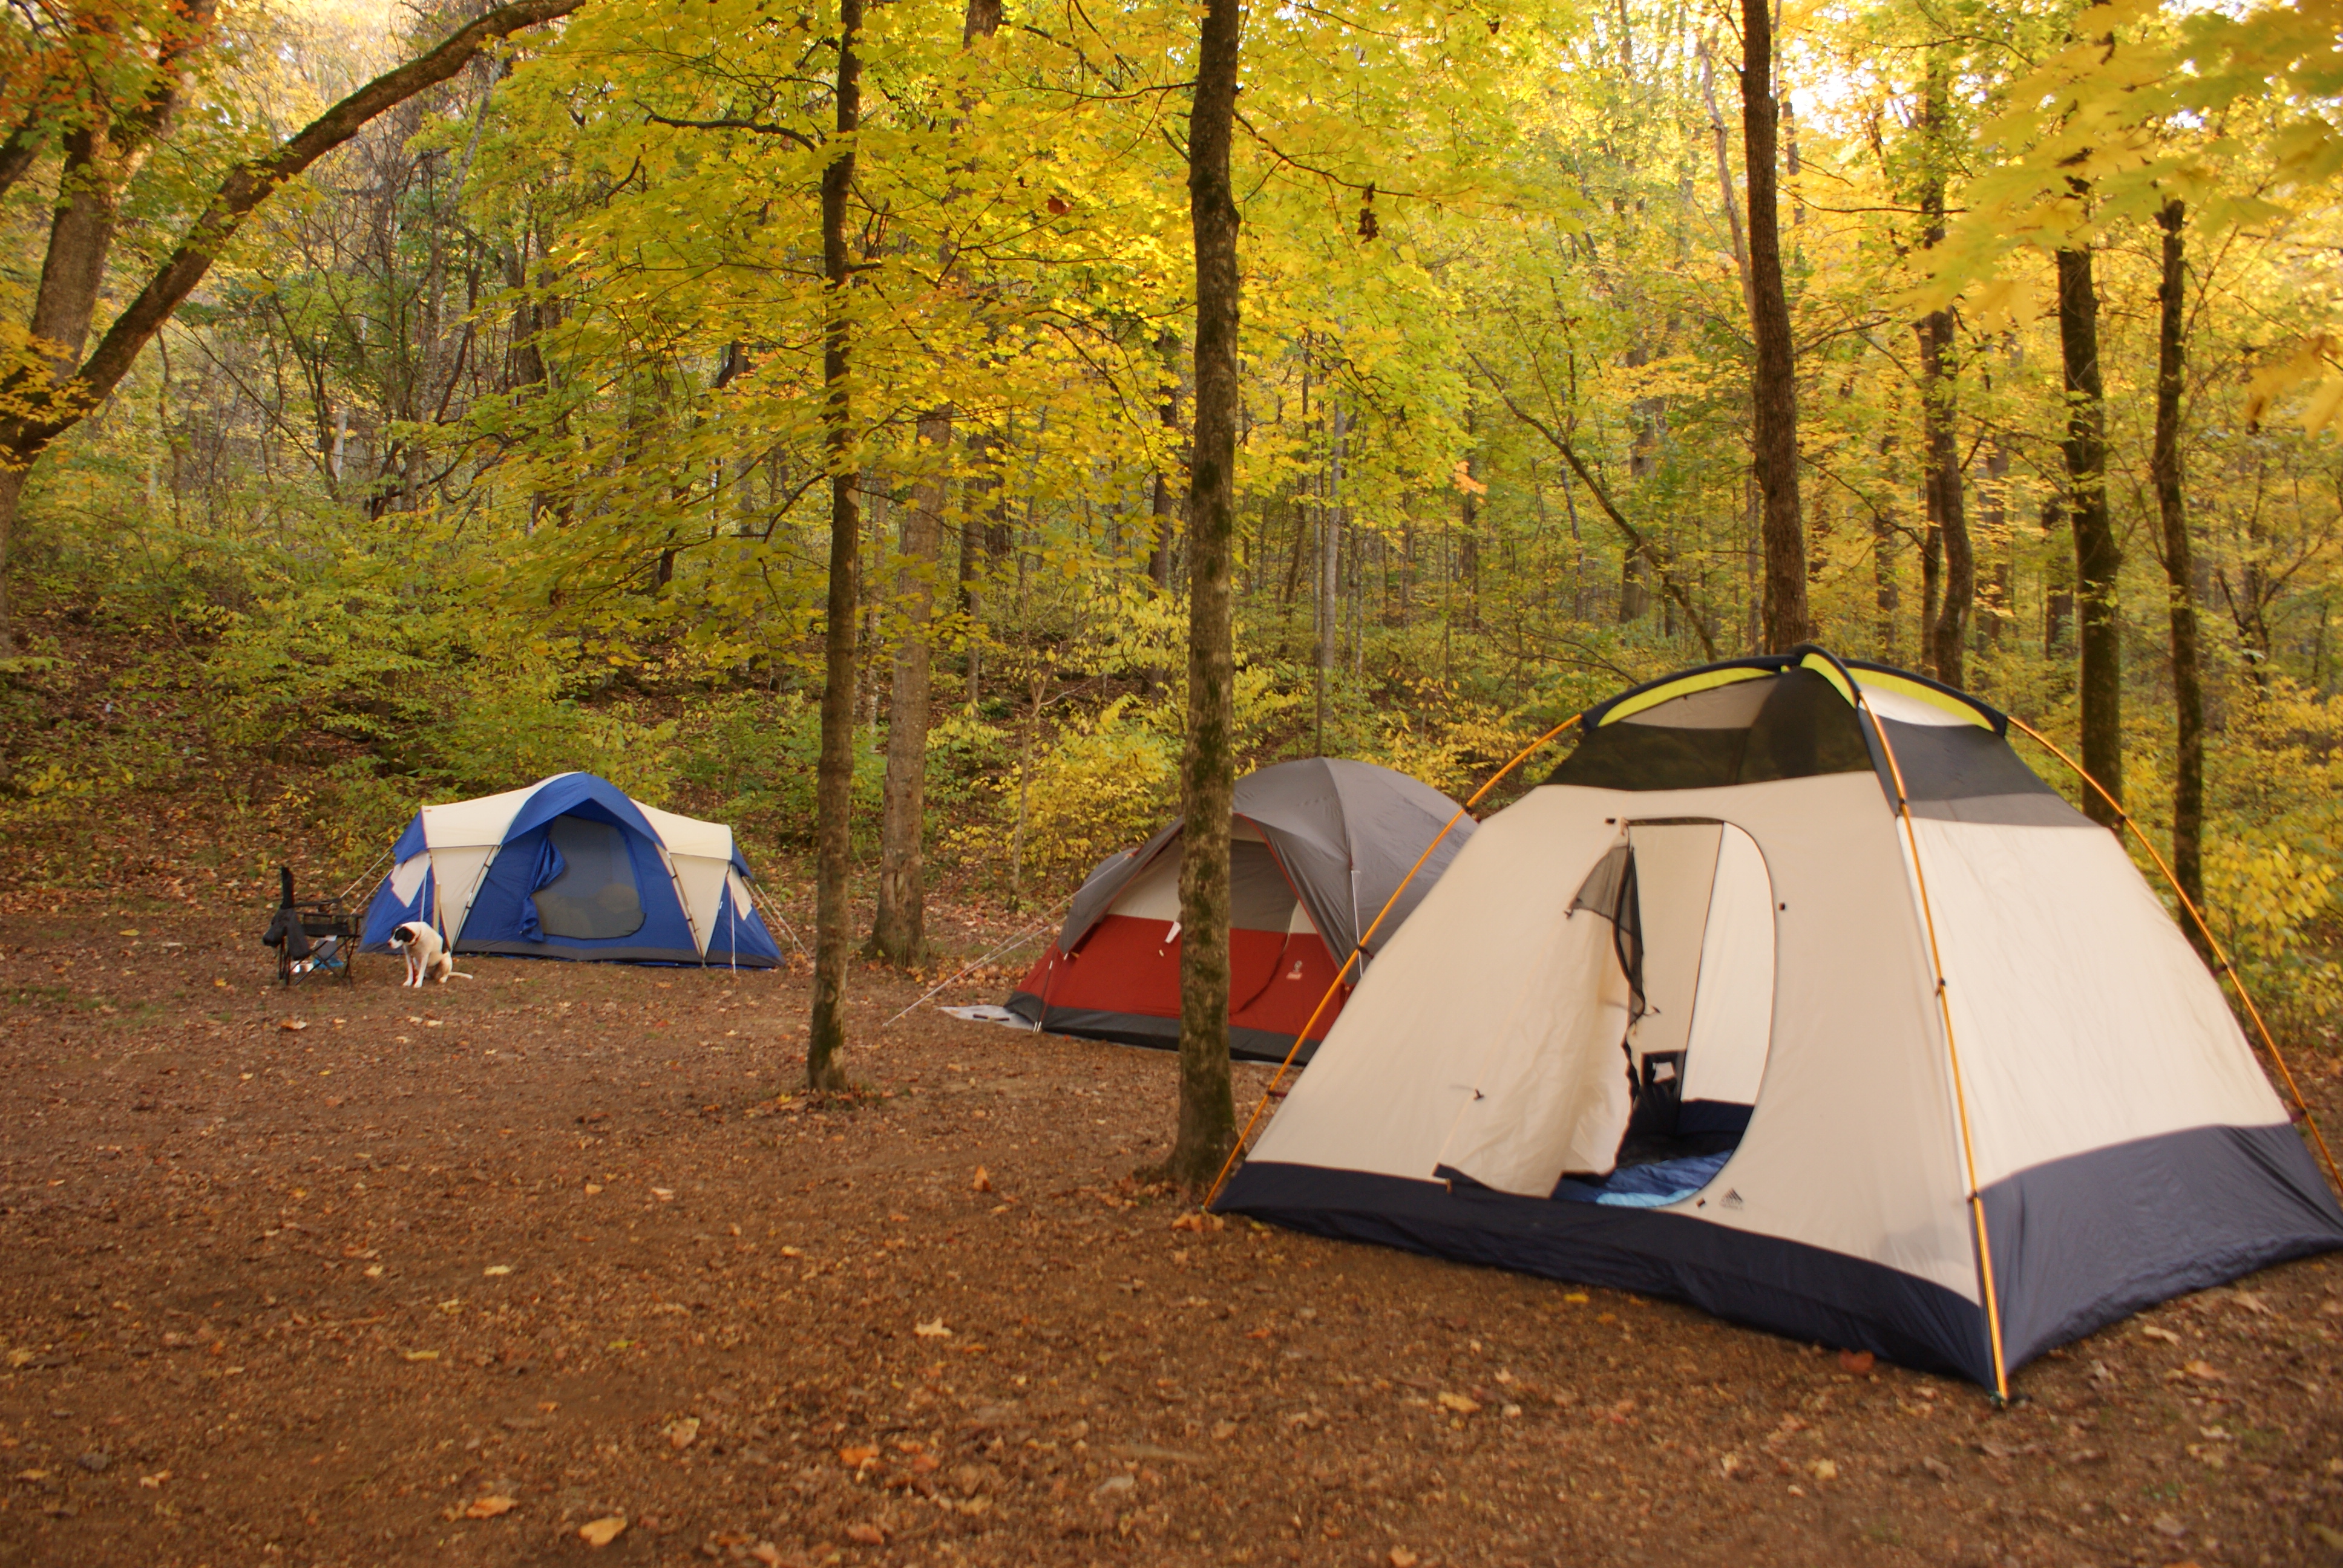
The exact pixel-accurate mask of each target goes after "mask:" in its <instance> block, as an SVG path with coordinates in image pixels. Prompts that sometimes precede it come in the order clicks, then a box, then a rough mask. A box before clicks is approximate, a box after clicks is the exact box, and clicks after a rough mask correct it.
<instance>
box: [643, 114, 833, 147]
mask: <svg viewBox="0 0 2343 1568" xmlns="http://www.w3.org/2000/svg"><path fill="white" fill-rule="evenodd" d="M643 118H645V119H647V120H649V121H650V122H651V124H653V125H655V126H674V127H675V128H676V129H677V130H679V131H752V132H754V133H756V134H757V135H758V136H779V137H782V138H783V139H784V140H787V141H792V142H795V143H796V144H797V145H798V146H801V147H803V148H804V149H805V150H806V151H808V152H809V153H812V152H820V150H821V149H820V146H819V145H818V144H816V143H815V142H814V141H813V139H812V138H811V137H809V136H805V135H803V134H802V133H800V132H797V131H793V130H791V129H789V126H769V125H766V124H765V123H764V122H763V121H761V120H674V119H669V117H668V116H665V115H662V114H659V113H658V112H657V111H656V110H652V109H645V110H644V111H643Z"/></svg>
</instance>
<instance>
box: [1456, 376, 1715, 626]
mask: <svg viewBox="0 0 2343 1568" xmlns="http://www.w3.org/2000/svg"><path fill="white" fill-rule="evenodd" d="M1473 359H1474V362H1475V363H1476V364H1477V363H1479V359H1480V357H1479V356H1478V355H1475V356H1474V357H1473ZM1488 371H1489V367H1487V366H1486V365H1483V366H1482V367H1481V373H1482V374H1483V375H1484V376H1487V375H1488ZM1489 385H1490V387H1492V388H1493V390H1494V391H1495V392H1496V394H1497V398H1498V400H1499V401H1500V402H1502V403H1503V404H1504V406H1505V407H1506V408H1507V409H1509V410H1511V411H1512V413H1513V417H1514V418H1516V419H1519V420H1520V421H1521V422H1522V423H1523V424H1524V425H1527V426H1528V427H1530V428H1531V429H1533V430H1535V431H1536V432H1537V433H1538V434H1539V435H1541V436H1543V437H1545V441H1546V445H1548V446H1549V447H1553V448H1554V450H1555V451H1557V452H1559V453H1561V454H1562V460H1563V461H1564V462H1565V463H1568V464H1569V465H1570V471H1571V472H1572V473H1574V474H1576V475H1577V476H1578V482H1579V483H1580V484H1582V485H1584V486H1585V487H1586V493H1587V494H1588V495H1590V496H1593V497H1594V504H1595V505H1596V506H1598V507H1601V508H1603V515H1604V517H1606V518H1610V519H1611V526H1612V527H1614V528H1617V529H1618V530H1619V531H1620V533H1622V534H1624V535H1625V536H1626V539H1627V545H1628V548H1629V550H1630V551H1631V552H1632V553H1633V554H1635V555H1639V556H1641V557H1643V558H1644V560H1646V561H1648V562H1650V563H1651V568H1652V570H1653V571H1654V572H1655V573H1657V574H1658V575H1659V579H1660V589H1661V591H1662V592H1664V593H1665V594H1666V595H1667V596H1668V597H1669V598H1672V599H1674V600H1675V602H1676V608H1679V609H1681V610H1683V611H1684V618H1685V619H1686V620H1688V621H1690V622H1692V629H1693V631H1694V635H1696V636H1697V637H1699V638H1700V646H1701V648H1702V651H1704V652H1705V653H1706V654H1707V655H1708V657H1709V658H1710V660H1711V661H1712V662H1714V661H1715V658H1716V638H1715V635H1714V634H1712V633H1711V632H1710V631H1709V629H1708V618H1707V617H1706V616H1704V615H1703V614H1701V613H1700V611H1699V610H1698V609H1696V608H1694V607H1693V602H1692V597H1691V596H1690V595H1689V594H1687V593H1685V592H1684V585H1683V584H1681V583H1679V582H1677V581H1676V579H1675V578H1674V576H1673V575H1671V574H1670V572H1669V571H1668V567H1667V563H1666V562H1665V561H1664V560H1662V559H1661V558H1660V553H1659V551H1657V550H1656V549H1654V548H1652V542H1651V540H1649V539H1647V538H1644V535H1643V532H1642V530H1641V529H1639V528H1636V527H1635V525H1634V524H1633V523H1631V522H1629V521H1628V520H1627V518H1626V516H1625V514H1624V513H1622V512H1621V511H1620V510H1619V508H1618V507H1617V506H1615V505H1614V504H1613V502H1612V499H1611V494H1610V492H1609V491H1607V490H1605V489H1604V487H1603V486H1602V484H1601V482H1600V481H1598V480H1597V479H1596V478H1595V477H1594V475H1593V474H1590V473H1588V472H1587V471H1586V465H1585V464H1584V463H1582V462H1580V461H1579V460H1578V452H1577V450H1576V448H1574V447H1572V446H1571V444H1570V441H1569V439H1568V437H1564V436H1563V435H1562V434H1561V433H1560V432H1559V431H1557V430H1555V429H1554V427H1552V426H1550V425H1548V424H1546V422H1545V421H1544V420H1543V419H1541V418H1539V417H1537V416H1536V415H1534V414H1533V413H1531V412H1530V411H1529V410H1528V409H1526V408H1524V407H1522V406H1521V405H1520V404H1519V403H1516V402H1514V401H1513V394H1512V393H1511V392H1508V391H1506V390H1505V387H1504V384H1503V382H1501V381H1499V380H1498V379H1497V378H1496V377H1493V376H1490V377H1489Z"/></svg>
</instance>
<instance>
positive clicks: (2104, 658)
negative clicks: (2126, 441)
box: [2058, 247, 2123, 828]
mask: <svg viewBox="0 0 2343 1568" xmlns="http://www.w3.org/2000/svg"><path fill="white" fill-rule="evenodd" d="M2058 347H2059V350H2060V352H2061V354H2062V355H2063V356H2064V357H2065V361H2066V519H2067V522H2068V524H2069V525H2070V526H2071V527H2072V528H2074V530H2075V597H2076V599H2077V607H2076V608H2077V611H2078V617H2077V618H2078V619H2079V620H2080V622H2081V625H2080V627H2079V628H2078V629H2079V632H2080V635H2079V637H2078V638H2077V640H2078V641H2079V642H2080V643H2081V645H2082V670H2081V676H2080V686H2081V695H2082V704H2083V767H2084V769H2086V770H2087V771H2088V772H2089V774H2090V775H2091V777H2092V778H2094V779H2097V780H2098V781H2099V783H2100V784H2101V785H2102V786H2103V787H2104V788H2105V789H2107V794H2108V795H2111V796H2113V797H2114V798H2115V799H2116V800H2117V801H2120V800H2122V799H2123V623H2122V621H2121V619H2120V618H2119V611H2118V606H2117V598H2116V588H2117V583H2116V579H2117V576H2118V574H2119V573H2120V572H2121V570H2122V568H2123V550H2122V547H2121V545H2120V544H2119V543H2118V542H2117V538H2116V531H2115V525H2114V523H2113V521H2112V520H2111V519H2110V518H2108V516H2107V393H2106V391H2105V389H2104V388H2103V387H2102V385H2101V383H2100V379H2099V300H2098V291H2097V287H2096V286H2095V285H2094V283H2093V281H2092V276H2091V253H2090V251H2089V249H2088V248H2087V247H2086V248H2081V249H2068V250H2062V251H2060V252H2059V253H2058ZM2083 809H2084V813H2085V814H2086V815H2087V816H2088V817H2089V818H2090V819H2092V820H2093V821H2095V822H2097V823H2100V824H2101V825H2103V826H2105V827H2108V828H2113V827H2115V826H2116V825H2117V816H2116V808H2115V807H2114V806H2111V805H2109V804H2108V803H2107V800H2106V799H2103V798H2102V797H2100V795H2099V794H2098V793H2097V791H2096V790H2089V789H2087V790H2085V791H2084V792H2083Z"/></svg>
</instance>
